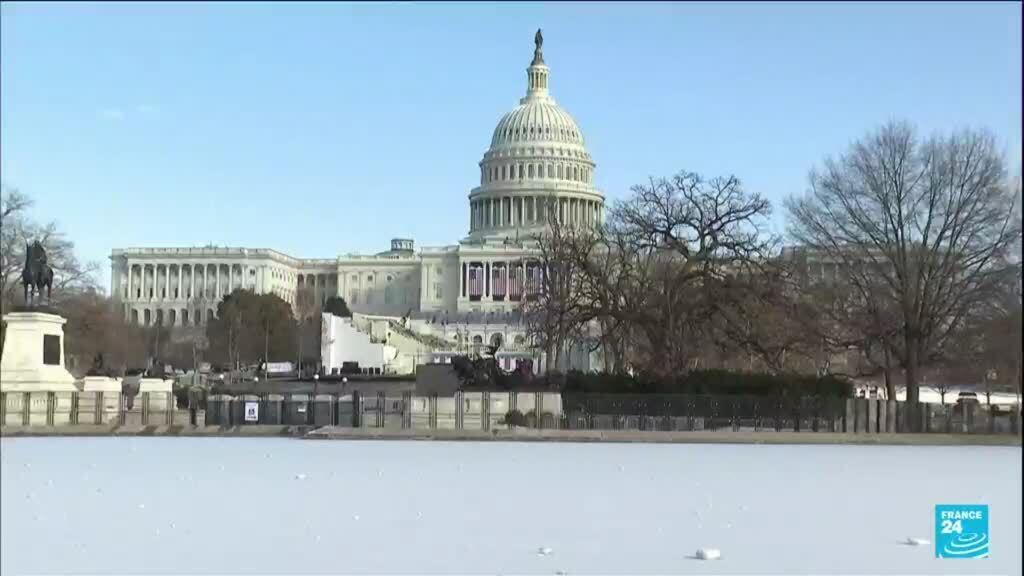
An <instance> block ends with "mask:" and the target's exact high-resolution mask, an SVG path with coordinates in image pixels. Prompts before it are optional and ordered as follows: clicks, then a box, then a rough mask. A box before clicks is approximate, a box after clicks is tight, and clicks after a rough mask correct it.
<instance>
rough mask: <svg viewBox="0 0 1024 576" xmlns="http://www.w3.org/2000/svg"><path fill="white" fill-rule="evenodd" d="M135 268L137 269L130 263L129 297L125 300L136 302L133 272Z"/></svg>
mask: <svg viewBox="0 0 1024 576" xmlns="http://www.w3.org/2000/svg"><path fill="white" fill-rule="evenodd" d="M134 268H135V266H133V265H132V264H131V262H129V263H128V296H127V297H126V298H125V300H134V299H135V294H133V293H132V272H133V271H134V270H133V269H134Z"/></svg>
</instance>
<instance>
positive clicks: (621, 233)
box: [527, 172, 773, 378]
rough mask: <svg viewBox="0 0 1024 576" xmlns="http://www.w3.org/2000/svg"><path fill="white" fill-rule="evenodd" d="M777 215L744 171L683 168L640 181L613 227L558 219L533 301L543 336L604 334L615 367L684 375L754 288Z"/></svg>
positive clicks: (548, 339)
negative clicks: (732, 304) (717, 326)
mask: <svg viewBox="0 0 1024 576" xmlns="http://www.w3.org/2000/svg"><path fill="white" fill-rule="evenodd" d="M768 213H769V204H768V202H767V200H765V199H763V198H761V197H760V196H759V195H757V194H751V193H748V192H746V191H745V190H744V189H743V188H742V186H741V183H740V181H739V180H738V179H737V178H735V177H728V178H716V179H713V180H710V181H706V180H704V179H702V178H701V177H700V176H698V175H696V174H692V173H686V172H682V173H680V174H678V175H676V176H674V177H673V178H670V179H660V180H651V182H650V183H649V184H648V185H642V186H636V187H634V188H633V194H632V196H631V197H630V198H629V199H628V200H627V201H625V202H622V203H619V204H617V205H615V206H614V207H613V208H612V209H611V210H610V211H609V217H608V219H607V223H606V225H603V226H598V227H596V228H591V227H578V226H570V225H564V224H562V223H559V222H558V221H551V222H550V223H549V227H548V228H549V230H548V231H547V233H546V234H545V235H544V236H543V237H542V238H540V240H539V244H540V254H541V259H542V261H543V263H544V266H545V271H546V274H545V278H544V290H543V291H542V293H541V294H540V295H539V296H538V297H537V298H536V299H535V300H532V301H529V302H528V304H527V309H528V310H530V311H531V312H533V314H532V315H531V316H530V318H531V323H532V325H533V326H535V327H536V329H535V334H536V335H537V336H538V338H537V339H538V340H540V341H542V342H545V343H546V344H548V345H549V346H551V345H557V344H558V343H564V342H568V341H572V340H573V339H575V340H576V341H585V340H586V339H587V338H588V337H592V336H594V335H595V333H596V336H597V337H596V339H594V341H595V342H597V343H599V345H600V346H601V347H602V348H603V351H604V352H605V358H606V368H610V369H612V370H622V369H626V368H627V367H629V368H636V369H639V370H641V371H645V372H648V373H650V374H652V375H655V376H657V377H661V378H670V377H674V376H678V375H681V374H683V373H685V372H686V371H687V370H689V369H691V367H693V366H695V365H697V363H698V362H699V354H700V353H701V351H702V350H703V349H704V346H703V342H704V341H705V340H706V339H707V338H709V337H710V330H711V329H712V328H711V323H712V320H713V319H716V318H719V317H720V316H721V314H722V312H723V311H724V310H725V309H726V307H727V306H728V304H727V302H729V301H730V300H731V298H733V297H734V296H738V295H739V294H740V293H741V292H742V291H743V288H744V287H745V286H746V284H744V283H742V282H737V281H736V280H735V278H736V276H737V275H743V274H747V273H751V272H752V271H753V270H755V269H756V268H757V266H759V264H757V263H758V262H761V261H763V260H764V259H765V258H766V257H767V256H768V254H769V252H770V249H771V247H772V245H773V242H772V239H771V238H770V237H768V236H767V235H765V234H763V232H762V231H761V229H760V226H761V224H762V221H763V219H764V217H765V216H767V214H768ZM555 356H556V357H558V353H557V352H556V353H555Z"/></svg>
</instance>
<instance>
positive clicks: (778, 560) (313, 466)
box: [0, 438, 1022, 575]
mask: <svg viewBox="0 0 1024 576" xmlns="http://www.w3.org/2000/svg"><path fill="white" fill-rule="evenodd" d="M0 448H2V450H0V471H2V473H0V480H2V483H0V572H2V573H3V574H5V575H6V574H12V575H13V574H44V573H45V574H58V573H59V574H72V573H74V574H100V573H103V574H129V573H131V574H157V573H160V574H172V573H173V574H200V573H202V574H213V573H217V574H244V573H260V574H271V573H273V574H327V573H334V574H506V575H507V574H559V573H561V574H570V575H571V574H696V573H702V574H743V573H758V574H766V573H767V574H797V573H800V574H809V573H816V574H854V573H858V574H865V573H871V574H907V573H913V574H953V573H957V574H1006V575H1019V574H1021V573H1022V570H1021V524H1022V522H1021V450H1020V448H1011V447H984V448H982V447H906V446H755V445H699V444H689V445H684V444H676V445H662V444H658V445H655V444H572V443H567V444H561V443H512V442H510V443H499V442H486V443H471V442H416V441H396V442H388V441H353V442H345V441H301V440H293V439H253V438H14V439H11V438H5V439H2V440H0ZM965 503H981V504H988V505H989V507H990V511H991V521H990V535H991V542H992V544H991V552H992V556H991V557H990V558H988V559H981V560H939V559H935V558H934V550H933V548H934V545H933V544H927V543H922V544H920V545H910V544H908V542H910V541H911V540H912V539H918V540H921V541H923V542H934V526H933V521H934V506H935V505H936V504H965ZM712 552H719V553H720V555H721V556H720V557H719V558H717V559H708V560H701V559H698V556H707V557H709V558H713V557H714V556H715V555H714V554H713V553H712Z"/></svg>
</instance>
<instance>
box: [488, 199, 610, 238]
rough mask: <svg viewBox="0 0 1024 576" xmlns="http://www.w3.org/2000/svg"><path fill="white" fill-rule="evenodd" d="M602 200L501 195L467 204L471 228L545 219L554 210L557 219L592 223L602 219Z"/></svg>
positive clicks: (577, 222) (536, 223) (514, 224)
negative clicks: (468, 205)
mask: <svg viewBox="0 0 1024 576" xmlns="http://www.w3.org/2000/svg"><path fill="white" fill-rule="evenodd" d="M602 206H603V204H602V203H601V202H600V201H598V200H586V199H582V198H551V197H549V196H502V197H497V198H481V199H479V200H474V201H473V202H472V203H471V204H470V222H469V228H470V230H480V229H487V228H514V227H516V226H531V225H539V224H543V223H545V222H547V220H548V214H549V213H553V214H554V216H555V218H556V219H557V220H558V221H559V222H563V223H566V224H578V225H585V226H593V225H596V224H598V223H600V222H601V221H602V220H603V215H602Z"/></svg>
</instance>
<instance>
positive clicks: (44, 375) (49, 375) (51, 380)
mask: <svg viewBox="0 0 1024 576" xmlns="http://www.w3.org/2000/svg"><path fill="white" fill-rule="evenodd" d="M3 321H4V324H5V325H6V331H5V333H4V350H3V359H2V360H0V391H2V392H7V393H11V392H78V387H77V386H76V385H75V378H74V377H73V376H72V375H71V373H70V372H68V371H67V369H66V368H64V323H65V322H67V320H65V319H64V318H61V317H60V316H58V315H56V314H50V313H47V312H12V313H10V314H5V315H4V317H3ZM44 402H45V401H44ZM32 404H33V405H35V404H37V402H36V401H35V399H33V402H32Z"/></svg>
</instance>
